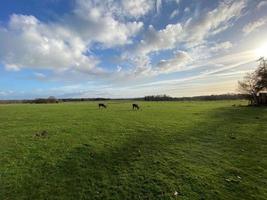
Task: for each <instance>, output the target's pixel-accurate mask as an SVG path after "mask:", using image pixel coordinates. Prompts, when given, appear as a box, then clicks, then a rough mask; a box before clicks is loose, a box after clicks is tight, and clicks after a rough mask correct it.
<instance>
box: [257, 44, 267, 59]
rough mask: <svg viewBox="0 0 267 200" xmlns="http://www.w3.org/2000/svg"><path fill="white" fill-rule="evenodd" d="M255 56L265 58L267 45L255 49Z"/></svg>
mask: <svg viewBox="0 0 267 200" xmlns="http://www.w3.org/2000/svg"><path fill="white" fill-rule="evenodd" d="M255 55H256V56H258V57H267V43H265V44H264V45H262V46H261V47H259V48H257V49H255Z"/></svg>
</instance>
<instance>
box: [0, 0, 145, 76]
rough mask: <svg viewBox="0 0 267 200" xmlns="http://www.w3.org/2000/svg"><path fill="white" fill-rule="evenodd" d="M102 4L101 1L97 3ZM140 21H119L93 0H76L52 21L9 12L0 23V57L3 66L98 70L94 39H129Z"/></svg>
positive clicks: (110, 42)
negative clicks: (71, 8) (5, 21)
mask: <svg viewBox="0 0 267 200" xmlns="http://www.w3.org/2000/svg"><path fill="white" fill-rule="evenodd" d="M101 5H102V4H101ZM142 26H143V23H142V22H136V21H131V22H121V21H118V20H117V19H115V16H114V15H113V13H112V12H108V11H107V10H105V9H104V7H103V6H102V7H101V6H100V5H98V4H97V3H95V2H93V1H85V0H78V2H77V5H76V7H75V10H74V12H73V13H71V14H67V15H65V16H63V17H62V18H61V19H60V20H58V21H55V22H49V23H45V22H42V21H39V20H38V19H37V18H36V17H34V16H31V15H17V14H13V15H12V16H11V17H10V21H9V23H8V26H7V27H1V26H0V45H1V48H0V59H1V62H2V63H3V64H4V65H5V67H6V69H8V70H13V71H18V70H19V69H21V68H45V69H52V70H54V71H66V70H75V71H80V72H86V73H94V74H95V73H101V71H103V70H102V69H100V68H98V67H97V65H98V63H99V62H100V61H99V60H98V58H96V57H95V56H93V55H91V53H90V48H91V46H92V45H93V44H94V43H99V44H100V45H101V46H102V47H114V46H118V45H125V44H128V43H130V42H131V37H133V36H135V35H136V34H137V33H138V31H140V30H141V28H142Z"/></svg>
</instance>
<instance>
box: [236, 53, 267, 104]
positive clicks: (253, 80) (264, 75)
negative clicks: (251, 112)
mask: <svg viewBox="0 0 267 200" xmlns="http://www.w3.org/2000/svg"><path fill="white" fill-rule="evenodd" d="M258 61H259V67H258V68H257V69H256V70H255V71H254V72H252V73H248V74H247V75H246V76H245V77H244V79H243V81H239V82H238V85H239V87H238V89H239V91H240V92H241V93H243V94H246V95H247V98H248V99H249V100H250V102H251V104H252V105H257V104H258V103H259V98H258V93H259V92H260V91H262V90H266V89H267V65H266V60H265V59H264V58H260V59H259V60H258Z"/></svg>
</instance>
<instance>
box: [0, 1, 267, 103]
mask: <svg viewBox="0 0 267 200" xmlns="http://www.w3.org/2000/svg"><path fill="white" fill-rule="evenodd" d="M266 54H267V1H266V0H101V1H99V0H42V1H39V0H2V1H1V5H0V99H21V98H36V97H47V96H50V95H53V96H57V97H115V98H117V97H140V96H144V95H152V94H168V95H171V96H196V95H206V94H221V93H228V92H236V88H237V80H240V79H242V76H244V74H245V73H247V72H249V71H251V70H253V69H254V68H255V66H256V60H257V59H258V58H259V57H260V56H264V55H266Z"/></svg>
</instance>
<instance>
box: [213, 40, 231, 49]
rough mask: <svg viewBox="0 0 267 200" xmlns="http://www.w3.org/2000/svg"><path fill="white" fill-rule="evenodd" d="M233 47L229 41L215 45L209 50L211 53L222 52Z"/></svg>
mask: <svg viewBox="0 0 267 200" xmlns="http://www.w3.org/2000/svg"><path fill="white" fill-rule="evenodd" d="M232 47H233V44H232V43H231V42H229V41H226V42H221V43H216V44H215V45H214V46H212V47H211V48H210V50H211V51H212V52H220V51H222V50H228V49H230V48H232Z"/></svg>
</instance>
